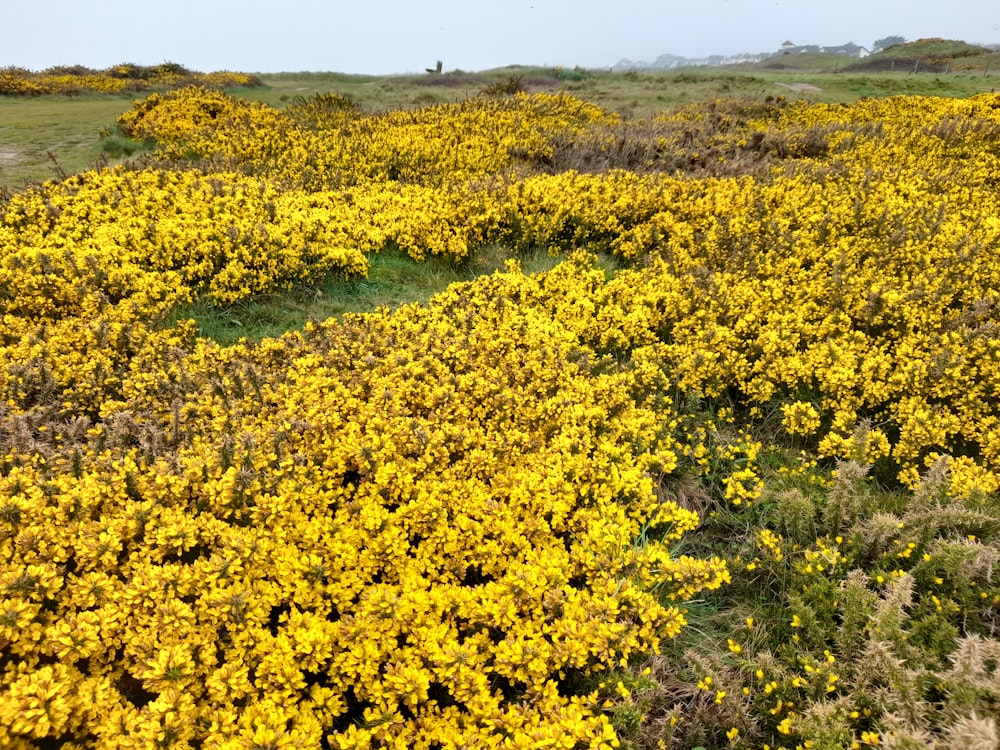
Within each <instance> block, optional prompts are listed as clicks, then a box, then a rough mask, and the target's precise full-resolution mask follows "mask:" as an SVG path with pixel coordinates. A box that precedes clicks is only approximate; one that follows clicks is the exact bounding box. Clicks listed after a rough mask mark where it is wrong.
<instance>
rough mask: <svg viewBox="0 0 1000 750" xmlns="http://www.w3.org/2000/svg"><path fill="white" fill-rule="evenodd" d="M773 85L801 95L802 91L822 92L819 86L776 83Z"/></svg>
mask: <svg viewBox="0 0 1000 750" xmlns="http://www.w3.org/2000/svg"><path fill="white" fill-rule="evenodd" d="M775 85H777V86H783V87H785V88H786V89H791V90H792V91H795V92H798V93H801V92H803V91H822V90H823V89H821V88H820V87H819V86H813V85H812V84H811V83H780V82H776V83H775Z"/></svg>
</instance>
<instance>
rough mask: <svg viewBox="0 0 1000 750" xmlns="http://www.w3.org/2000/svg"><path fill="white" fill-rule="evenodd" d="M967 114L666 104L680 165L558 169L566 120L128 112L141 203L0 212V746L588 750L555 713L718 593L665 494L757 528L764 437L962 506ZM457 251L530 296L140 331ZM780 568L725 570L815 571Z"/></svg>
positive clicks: (598, 126) (689, 522) (504, 293)
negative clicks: (681, 546) (531, 253)
mask: <svg viewBox="0 0 1000 750" xmlns="http://www.w3.org/2000/svg"><path fill="white" fill-rule="evenodd" d="M998 105H1000V98H998V97H997V96H995V95H991V96H987V95H983V96H980V97H975V98H973V99H971V100H968V101H963V102H956V101H951V100H942V99H910V98H906V99H894V100H886V101H882V102H873V101H866V102H861V103H859V104H857V105H854V106H851V107H830V106H827V105H810V104H799V105H794V106H775V107H763V108H761V107H757V108H752V109H750V110H748V111H746V112H738V111H737V112H733V111H730V110H724V109H720V108H719V107H717V106H716V107H714V109H713V108H711V107H710V108H708V109H707V110H706V111H705V112H702V111H701V110H699V109H697V108H685V109H684V110H681V111H679V112H678V113H676V118H677V119H676V121H675V122H672V123H671V122H667V121H664V122H661V123H660V124H659V125H658V127H660V128H661V129H662V131H663V132H669V131H670V129H671V128H673V129H674V131H676V132H675V134H676V133H683V132H685V131H686V130H690V131H691V133H692V135H691V138H694V139H696V141H695V142H692V143H689V144H684V143H680V144H679V145H678V144H677V143H675V142H673V141H670V142H664V143H663V144H660V146H661V147H662V148H663V149H664V153H668V152H669V154H672V155H670V156H669V159H666V160H665V161H662V162H657V160H656V159H655V158H653V159H651V161H650V162H649V164H645V165H644V166H643V168H642V171H641V173H640V171H638V170H631V169H621V168H618V169H610V170H606V171H602V172H599V173H594V172H586V171H582V170H560V169H556V168H555V164H556V160H555V156H556V149H557V147H558V148H562V147H565V144H566V143H567V142H572V141H573V140H574V139H580V140H588V139H589V140H590V141H591V144H590V146H591V147H592V146H593V144H594V143H597V144H598V146H599V147H601V148H603V147H604V146H600V144H602V143H604V141H603V140H602V139H604V138H605V137H606V134H607V132H608V131H607V128H609V127H611V126H615V127H618V126H621V122H620V121H619V120H618V118H616V117H615V116H613V115H610V114H608V113H605V112H603V111H601V110H600V109H599V108H597V107H594V106H593V105H590V104H587V103H585V102H580V101H578V100H575V99H572V98H571V97H568V96H565V95H561V96H543V95H535V96H528V95H517V96H514V97H509V98H506V99H496V98H477V99H475V100H470V101H467V102H462V103H460V104H454V105H442V106H439V107H429V108H426V109H421V110H415V111H412V112H392V113H386V114H383V115H375V116H367V115H361V114H360V113H357V112H353V111H352V112H348V113H339V114H337V115H336V116H330V117H327V116H326V115H324V114H323V113H322V112H320V111H311V110H308V108H306V109H305V110H304V109H303V107H302V105H301V103H299V104H298V105H295V106H297V107H298V110H296V109H294V108H293V109H292V110H291V111H289V112H287V113H286V112H281V111H278V110H275V109H272V108H269V107H265V106H263V105H256V104H249V103H247V102H243V101H240V100H238V99H234V98H232V97H229V96H226V95H223V94H219V93H217V92H211V91H209V90H207V89H204V88H201V87H190V88H184V89H180V90H178V91H176V92H171V93H168V94H162V95H161V94H156V95H154V96H151V97H150V98H148V99H146V100H145V101H143V102H138V103H137V104H136V105H135V107H134V108H133V110H132V111H131V112H128V113H126V114H124V115H123V116H122V118H121V120H120V123H121V125H122V127H123V128H124V129H125V130H126V131H127V132H128V133H129V134H130V135H132V136H133V137H137V138H143V139H148V140H153V141H156V142H157V144H158V151H157V152H156V155H157V156H158V157H160V159H159V160H158V161H156V162H154V165H153V166H150V167H147V168H143V169H125V168H117V169H114V170H102V171H92V172H87V173H84V174H82V175H77V176H74V177H71V178H69V179H67V180H64V181H60V182H52V183H47V184H45V185H42V186H40V187H37V188H34V189H31V190H27V191H25V192H23V193H20V194H17V195H14V196H8V197H4V199H3V204H2V205H0V503H2V505H0V555H2V560H3V568H2V570H0V648H2V650H3V659H2V660H0V672H2V676H0V743H2V744H4V745H5V746H7V745H9V746H12V747H16V746H18V743H20V745H21V746H25V747H30V746H31V745H30V744H29V743H32V742H34V741H35V740H38V741H41V742H47V743H53V742H60V743H76V744H77V745H79V746H93V747H109V748H110V747H147V746H156V745H159V746H164V747H169V746H173V747H181V748H182V747H213V748H216V747H217V748H238V747H248V746H254V745H256V746H275V747H282V746H288V747H296V746H297V747H323V746H326V747H343V748H348V747H373V746H374V747H386V746H395V747H431V746H435V745H442V746H455V747H459V746H463V745H464V746H482V745H486V746H497V747H529V746H530V747H535V746H542V745H545V744H557V745H558V744H562V745H566V746H571V747H572V746H587V747H594V748H598V747H612V746H614V745H615V743H616V742H617V741H618V740H617V737H616V733H615V730H614V728H613V727H612V725H611V723H610V721H609V719H608V718H607V715H606V714H605V713H602V710H601V708H602V703H601V695H600V692H599V691H598V692H592V691H591V687H590V686H591V678H594V677H595V676H596V675H598V674H599V673H603V672H606V671H608V670H611V669H614V668H620V667H622V666H624V665H628V664H629V663H630V661H632V660H634V659H635V658H637V657H639V656H641V655H643V654H647V653H650V652H655V651H656V650H657V649H658V648H659V646H660V644H661V642H662V640H663V639H664V638H669V637H672V636H674V635H676V634H677V633H678V632H679V630H680V629H681V628H682V627H683V625H684V616H683V613H682V610H681V608H680V607H681V605H682V603H683V602H684V601H685V600H688V599H690V598H691V597H693V596H695V595H696V594H697V593H698V592H699V591H704V590H712V589H715V588H718V587H720V586H722V585H724V584H725V583H726V582H727V581H728V580H729V575H730V574H729V570H728V568H727V567H726V565H725V563H724V562H722V561H721V560H718V559H714V558H713V559H708V560H701V559H696V558H694V557H692V556H690V555H684V554H679V553H678V551H677V549H676V545H677V543H678V542H680V541H681V540H682V538H683V536H684V535H685V534H686V533H690V532H691V531H692V530H693V529H694V528H695V526H696V525H697V524H698V517H697V515H696V514H695V513H694V512H692V511H689V510H685V509H683V508H682V507H680V506H679V505H678V504H676V503H675V502H673V501H671V499H670V498H671V497H674V496H675V495H676V496H680V495H681V494H682V493H681V492H680V491H675V490H676V487H675V484H676V483H678V482H680V478H679V477H680V475H682V474H694V475H696V476H698V477H699V478H700V480H699V481H700V482H701V485H702V486H703V487H706V488H708V489H707V491H708V492H710V493H711V494H712V500H713V501H714V502H717V503H718V504H719V505H720V506H722V505H724V506H731V507H734V508H735V507H736V506H739V508H738V509H739V511H744V510H746V508H747V507H748V506H753V507H754V509H755V510H756V509H757V508H758V507H759V506H760V505H761V503H758V500H759V498H760V497H761V496H762V490H763V488H762V483H761V480H760V476H761V470H760V466H759V460H760V459H759V454H760V452H761V447H762V445H761V437H760V436H761V435H764V436H766V437H767V438H768V439H773V440H774V441H777V442H782V443H785V444H792V445H795V446H799V447H805V448H807V449H809V450H811V451H813V452H814V453H816V454H818V455H819V456H820V457H821V458H824V459H829V458H864V459H865V460H867V461H868V462H871V463H878V464H879V465H880V466H881V470H882V474H883V476H884V477H887V479H886V481H890V480H891V479H892V478H896V479H897V480H898V481H899V482H900V483H902V485H909V486H913V487H916V486H917V485H918V482H919V477H920V475H921V473H922V472H924V471H925V470H926V469H927V467H928V466H931V465H934V466H943V467H946V468H947V472H948V478H947V481H946V487H947V489H946V492H947V493H949V494H950V495H951V496H953V497H960V498H962V499H963V500H965V501H968V502H969V503H974V502H975V501H976V498H977V497H980V496H981V495H982V494H983V493H992V492H995V491H996V489H997V486H998V484H1000V480H998V476H1000V422H998V421H997V418H996V417H994V416H993V414H994V412H995V411H996V406H997V393H996V388H995V383H996V382H997V377H998V376H1000V372H998V370H997V368H998V367H1000V345H998V343H997V341H998V338H997V335H996V330H995V324H994V320H993V319H994V317H995V315H994V313H995V310H996V306H997V304H998V302H1000V301H998V299H997V294H998V293H997V290H998V289H1000V265H998V264H997V263H996V258H995V255H996V253H995V252H994V251H995V250H996V248H997V247H1000V221H998V220H997V218H996V216H997V215H998V210H997V209H998V208H1000V206H998V194H997V189H996V187H997V186H996V177H995V175H996V173H997V167H998V164H997V160H998V159H1000V153H998V152H997V150H996V145H995V144H996V134H997V132H1000V122H998V119H1000V106H998ZM317 106H319V104H317ZM713 113H714V114H713ZM668 120H669V117H668ZM719 128H721V130H720V129H719ZM664 137H666V136H664ZM699 138H700V139H704V140H705V146H706V148H704V149H702V151H703V154H702V156H704V154H707V153H714V154H728V155H730V156H731V158H733V159H740V158H746V159H748V160H750V159H754V158H756V156H757V155H759V154H760V153H764V152H766V153H767V154H768V160H767V161H766V163H765V162H763V161H760V160H758V162H757V166H756V167H755V171H754V173H753V174H752V175H749V174H748V175H743V176H732V175H733V172H732V171H726V170H725V169H721V168H720V170H718V171H717V172H713V171H712V170H711V169H710V167H709V165H708V163H707V162H706V160H705V159H704V158H701V157H700V158H699V159H695V160H694V161H692V154H693V153H694V151H695V150H697V149H699V148H701V147H700V146H698V142H697V139H699ZM678 149H680V150H678ZM678 154H680V155H678ZM730 156H727V157H726V158H730ZM658 163H659V164H661V166H662V165H664V164H667V163H669V164H672V165H674V169H673V170H672V171H671V172H670V173H669V174H668V173H666V172H664V171H657V164H658ZM685 164H688V165H696V166H691V171H690V173H685V172H684V171H683V169H682V167H683V165H685ZM678 165H680V166H678ZM492 243H503V244H504V245H506V246H508V247H510V248H513V249H515V250H524V249H530V248H534V247H537V246H541V247H545V248H548V249H550V250H551V251H552V252H553V253H561V254H564V255H567V256H571V257H570V258H569V260H568V261H567V262H564V263H562V264H561V265H559V266H557V267H556V268H555V269H553V270H551V271H548V272H546V273H541V274H537V275H533V276H528V275H525V274H523V273H521V272H520V270H519V269H518V268H517V265H516V264H512V265H511V266H509V268H508V269H507V271H506V272H502V273H497V274H494V275H492V276H489V277H482V278H480V279H478V280H476V281H474V282H469V283H466V284H461V285H454V286H452V287H450V288H449V289H448V290H447V291H445V292H443V293H441V294H439V295H437V296H436V297H434V298H433V299H432V300H430V301H429V302H428V303H427V304H426V305H413V306H407V307H403V308H401V309H399V310H397V311H395V312H389V311H387V310H382V311H379V312H376V313H373V314H369V315H363V316H347V317H345V318H344V319H343V320H340V321H336V320H330V321H326V322H317V323H315V324H310V325H309V326H308V327H307V328H306V329H305V330H303V331H301V332H291V333H288V334H286V335H285V336H283V337H281V338H279V339H267V340H264V341H262V342H259V343H251V342H248V341H243V342H241V343H239V344H237V345H234V346H231V347H221V346H218V345H216V344H214V343H213V342H211V341H208V340H203V339H198V338H197V337H196V336H194V334H193V331H194V330H195V329H194V326H193V324H192V323H191V322H182V323H179V324H177V325H170V324H169V321H170V320H172V317H171V316H172V315H173V314H174V313H175V311H176V309H177V308H178V306H179V305H181V304H184V303H188V302H191V301H194V300H204V301H207V302H208V303H210V304H214V305H217V306H223V307H224V306H226V305H233V304H236V303H239V302H241V301H243V300H247V299H250V298H253V297H255V296H258V295H262V294H266V293H268V292H270V291H274V290H278V289H286V288H289V287H291V286H293V285H297V284H309V283H313V282H317V281H319V280H320V279H322V278H324V277H325V276H327V275H328V274H331V273H334V274H341V275H344V276H349V277H359V276H363V275H364V274H365V273H366V270H367V267H368V260H367V255H370V254H372V253H377V252H380V251H383V250H386V249H401V250H403V251H405V252H407V253H408V254H409V255H410V256H412V257H413V258H414V259H417V260H419V259H422V258H425V257H426V256H427V255H440V256H444V257H446V258H448V259H450V260H452V261H453V262H455V263H460V262H462V261H463V260H464V259H466V258H467V257H469V256H470V255H474V254H475V253H476V252H477V251H478V250H479V249H480V248H481V247H482V246H484V245H490V244H492ZM594 252H602V253H607V254H610V255H612V256H614V257H615V258H616V262H617V263H619V264H620V266H621V267H620V268H619V269H618V270H617V271H616V272H614V273H609V272H605V271H604V270H603V269H601V268H598V267H596V266H595V265H593V264H592V263H591V254H592V253H594ZM859 425H867V426H869V427H870V429H867V430H865V431H864V433H865V438H864V440H863V441H859V439H858V435H859V434H860V433H859V429H858V428H859ZM862 443H863V444H862ZM859 452H860V453H862V454H863V456H859V455H858V454H859ZM804 523H805V522H803V524H804ZM800 531H801V529H800ZM765 532H766V533H765ZM786 547H787V544H786V540H785V539H784V538H783V537H781V536H779V535H777V534H775V533H774V532H771V531H770V530H768V529H763V530H761V532H760V533H759V535H758V536H757V537H756V551H755V552H754V555H755V556H756V557H754V558H752V562H749V563H747V565H748V566H749V565H754V566H758V565H759V566H761V567H763V566H765V565H771V564H772V563H773V564H777V563H779V562H781V563H783V564H786V565H788V566H792V568H791V569H793V570H794V571H795V572H796V574H800V575H802V576H813V575H816V574H817V572H823V571H822V570H821V568H820V566H823V570H827V569H829V567H830V566H834V565H836V564H840V563H841V562H842V560H841V559H840V558H837V559H834V558H833V556H832V553H831V552H830V549H829V548H827V547H822V548H821V547H819V546H810V547H809V548H808V549H796V550H788V549H786ZM900 551H902V550H900ZM948 551H949V553H950V554H953V555H954V556H958V555H960V554H961V552H962V550H960V549H958V548H957V547H956V548H955V549H949V550H948ZM792 552H794V553H795V555H794V556H793V555H792V554H791V553H792ZM799 553H801V554H799ZM838 554H839V553H838ZM894 554H896V552H895V551H894ZM748 570H751V569H750V568H749V567H748ZM889 574H890V575H891V571H889ZM879 583H880V584H881V582H879ZM941 606H942V608H944V606H945V605H944V604H942V605H941ZM795 614H796V616H798V617H799V618H800V621H799V622H797V623H794V624H793V625H791V626H790V627H791V628H792V629H793V630H795V632H794V633H793V635H795V636H799V637H801V638H807V637H808V634H809V632H810V631H809V625H810V623H809V622H808V620H807V619H805V615H806V614H808V613H807V612H805V610H803V613H802V614H799V613H798V612H796V613H795ZM799 628H802V629H801V631H799V630H798V629H799ZM800 632H801V633H802V635H801V636H800V635H799V633H800ZM734 644H735V642H734ZM736 645H738V644H736ZM731 652H732V653H733V654H734V655H738V652H737V651H736V650H735V649H732V648H731ZM809 666H810V667H811V668H813V669H818V667H815V666H814V665H812V664H810V665H809ZM824 669H826V667H824ZM827 671H829V670H827ZM833 674H834V673H833V672H830V674H829V675H827V673H826V672H823V673H822V675H821V676H823V677H824V680H825V681H824V680H820V681H818V682H816V683H815V684H814V685H813V688H814V690H815V692H817V694H818V695H821V696H822V695H825V693H826V692H827V687H829V686H831V685H833V683H832V682H829V677H830V676H833ZM796 678H800V679H801V680H807V678H806V677H804V676H802V675H798V674H797V675H796ZM706 684H707V683H706ZM807 687H808V686H807V685H806V684H804V683H803V684H797V685H794V688H795V689H796V690H799V689H806V688H807ZM712 692H713V695H714V696H715V697H714V698H713V700H715V701H716V704H713V705H717V704H720V703H721V701H722V700H723V698H724V695H722V696H720V695H719V692H720V691H718V690H717V689H715V688H713V690H712ZM722 692H724V691H722ZM830 692H833V691H830ZM627 693H628V690H627V689H626V688H624V687H623V688H622V691H619V696H620V697H622V699H625V698H627V697H628V696H627ZM768 700H771V698H770V696H768ZM782 710H784V709H782ZM778 713H781V712H780V711H779V712H777V713H776V714H775V717H776V718H775V723H778V726H779V727H780V726H781V723H780V722H785V720H786V719H788V715H787V713H786V714H783V715H782V716H781V717H780V718H779V717H778ZM789 726H790V725H787V724H786V725H785V729H788V727H789ZM776 731H779V732H780V728H779V729H776ZM737 736H738V732H737V733H736V734H733V736H732V737H731V738H730V741H732V742H735V741H736V738H737Z"/></svg>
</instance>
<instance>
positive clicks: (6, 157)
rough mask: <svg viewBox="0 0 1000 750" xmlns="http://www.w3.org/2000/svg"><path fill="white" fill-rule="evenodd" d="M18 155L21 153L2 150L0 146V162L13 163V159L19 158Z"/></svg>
mask: <svg viewBox="0 0 1000 750" xmlns="http://www.w3.org/2000/svg"><path fill="white" fill-rule="evenodd" d="M20 155H21V153H20V152H19V151H15V150H14V149H12V148H3V147H2V146H0V161H14V159H16V158H17V157H19V156H20Z"/></svg>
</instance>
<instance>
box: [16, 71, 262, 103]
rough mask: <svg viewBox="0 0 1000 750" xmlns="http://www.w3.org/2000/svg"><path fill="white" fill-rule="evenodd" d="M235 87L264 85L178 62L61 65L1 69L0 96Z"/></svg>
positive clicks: (253, 79)
mask: <svg viewBox="0 0 1000 750" xmlns="http://www.w3.org/2000/svg"><path fill="white" fill-rule="evenodd" d="M185 84H186V85H200V86H210V87H215V88H233V87H247V86H259V85H261V83H260V79H258V78H257V77H256V76H253V75H250V74H248V73H235V72H230V71H216V72H213V73H198V72H195V71H190V70H187V69H186V68H184V67H183V66H181V65H178V64H177V63H162V64H160V65H154V66H141V65H131V64H127V63H126V64H122V65H115V66H113V67H111V68H107V69H105V70H91V69H89V68H86V67H84V66H82V65H72V66H60V67H56V68H48V69H47V70H43V71H30V70H25V69H24V68H4V69H3V70H0V95H6V96H24V95H32V96H35V95H38V94H80V93H83V92H89V93H98V94H117V93H121V92H125V91H148V90H149V89H154V88H174V87H178V86H183V85H185Z"/></svg>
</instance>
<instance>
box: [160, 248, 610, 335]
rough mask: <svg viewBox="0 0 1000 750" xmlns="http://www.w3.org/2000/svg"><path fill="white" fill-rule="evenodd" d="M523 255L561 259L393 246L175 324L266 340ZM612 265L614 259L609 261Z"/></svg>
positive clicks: (524, 264)
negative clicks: (349, 275) (312, 279)
mask: <svg viewBox="0 0 1000 750" xmlns="http://www.w3.org/2000/svg"><path fill="white" fill-rule="evenodd" d="M515 258H516V259H517V260H518V261H519V262H520V264H521V268H522V269H523V270H524V271H525V272H526V273H536V272H539V271H544V270H547V269H549V268H552V267H553V266H555V265H556V264H557V263H559V261H560V259H559V258H556V257H554V256H551V255H549V254H548V253H546V252H545V251H544V250H536V251H534V252H530V253H526V254H523V255H520V256H517V255H516V254H514V253H512V252H510V251H508V250H507V249H505V248H503V247H500V246H493V247H487V248H480V249H478V250H477V251H476V253H475V254H474V255H473V256H472V257H471V258H470V259H468V260H467V261H465V262H462V263H452V262H450V261H448V260H447V259H444V258H440V257H433V256H432V257H429V258H427V259H425V260H423V261H420V262H417V261H415V260H413V259H412V258H410V257H409V256H408V255H406V254H405V253H403V252H400V251H396V250H387V251H384V252H381V253H375V254H373V255H370V256H369V263H370V266H369V269H368V276H367V277H366V278H363V279H352V280H345V279H343V278H342V277H338V276H336V275H331V276H329V277H328V278H326V279H325V280H323V281H322V282H320V283H318V284H315V285H313V286H303V287H299V288H297V289H292V290H289V291H286V292H281V293H275V294H268V295H264V296H260V297H257V298H254V299H250V300H246V301H242V302H239V303H237V304H234V305H229V306H226V307H215V306H213V305H211V304H209V303H207V302H204V301H199V302H196V303H194V304H191V305H187V306H185V307H182V308H180V309H179V310H177V311H175V314H174V316H173V317H172V319H171V320H170V321H168V322H169V323H171V324H172V323H174V322H176V321H178V320H184V319H188V318H193V319H194V320H196V321H197V323H198V329H199V330H198V333H199V335H200V336H203V337H206V338H210V339H213V340H214V341H216V342H218V343H220V344H223V345H229V344H234V343H236V342H237V341H239V340H240V339H243V338H245V339H247V340H248V341H260V340H261V339H263V338H265V337H276V336H280V335H281V334H283V333H285V332H286V331H290V330H295V329H299V328H301V327H302V326H303V325H305V323H306V322H307V321H310V320H313V321H321V320H326V319H328V318H331V317H339V316H341V315H344V314H345V313H361V312H371V311H373V310H376V309H378V308H381V307H386V308H389V309H395V308H398V307H401V306H402V305H406V304H410V303H414V302H426V301H427V300H428V299H429V298H430V297H432V296H433V295H435V294H437V293H439V292H443V291H444V290H445V289H447V288H448V287H449V286H450V285H451V284H454V283H456V282H461V281H470V280H472V279H474V278H476V277H477V276H481V275H483V274H489V273H493V272H494V271H497V270H502V269H503V268H504V264H505V262H506V261H507V260H509V259H515ZM606 265H607V266H608V268H609V269H610V268H611V267H612V266H611V262H610V261H608V262H607V263H606Z"/></svg>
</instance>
